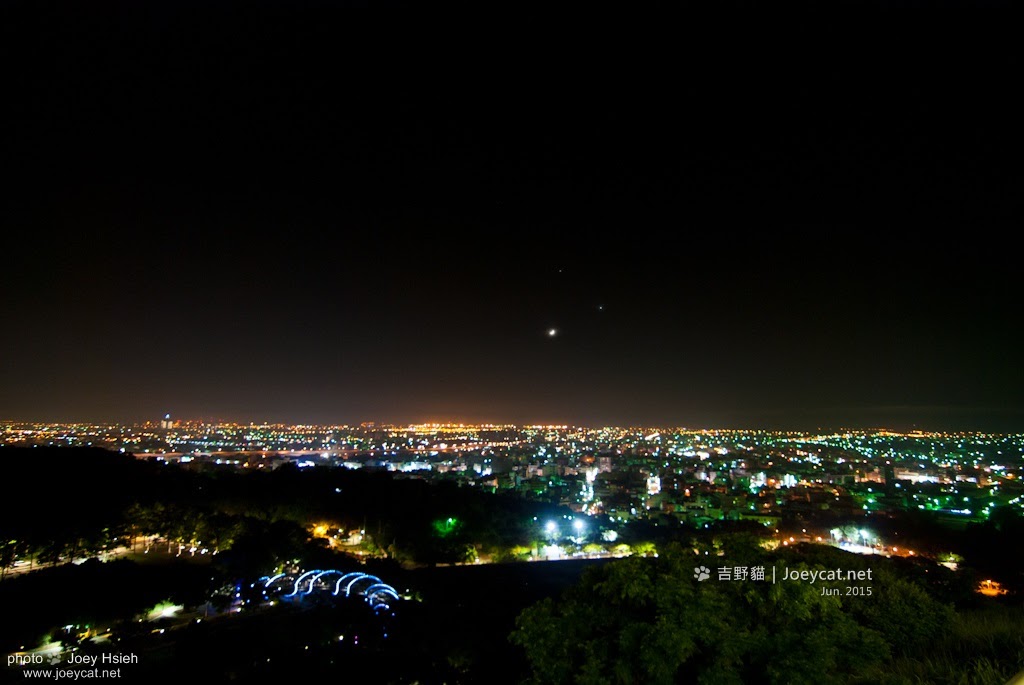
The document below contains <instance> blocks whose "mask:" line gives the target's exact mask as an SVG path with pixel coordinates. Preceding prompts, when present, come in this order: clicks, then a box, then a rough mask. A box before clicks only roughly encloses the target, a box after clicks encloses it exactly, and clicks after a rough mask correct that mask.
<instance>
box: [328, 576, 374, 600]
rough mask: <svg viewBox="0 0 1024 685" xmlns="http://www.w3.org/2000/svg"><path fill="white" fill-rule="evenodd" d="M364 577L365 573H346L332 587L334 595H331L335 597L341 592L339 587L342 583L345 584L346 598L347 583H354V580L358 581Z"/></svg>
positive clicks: (346, 593)
mask: <svg viewBox="0 0 1024 685" xmlns="http://www.w3.org/2000/svg"><path fill="white" fill-rule="evenodd" d="M365 575H366V574H365V573H360V572H359V571H355V572H353V573H346V574H345V575H343V576H342V577H341V578H338V582H337V584H336V585H335V586H334V593H333V594H335V595H337V594H338V593H339V592H341V586H342V584H343V583H344V584H346V587H345V596H346V597H348V587H347V585H348V584H349V583H351V582H352V581H354V580H358V579H359V578H362V577H363V576H365Z"/></svg>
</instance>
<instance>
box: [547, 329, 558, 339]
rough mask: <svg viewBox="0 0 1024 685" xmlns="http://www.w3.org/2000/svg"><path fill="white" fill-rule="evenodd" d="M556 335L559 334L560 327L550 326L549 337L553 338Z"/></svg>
mask: <svg viewBox="0 0 1024 685" xmlns="http://www.w3.org/2000/svg"><path fill="white" fill-rule="evenodd" d="M556 335H558V329H557V328H549V329H548V337H549V338H553V337H555V336H556Z"/></svg>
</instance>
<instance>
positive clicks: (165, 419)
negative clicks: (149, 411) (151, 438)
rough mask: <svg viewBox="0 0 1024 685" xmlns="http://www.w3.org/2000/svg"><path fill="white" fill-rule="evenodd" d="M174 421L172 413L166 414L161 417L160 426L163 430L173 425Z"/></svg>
mask: <svg viewBox="0 0 1024 685" xmlns="http://www.w3.org/2000/svg"><path fill="white" fill-rule="evenodd" d="M172 423H173V422H172V421H171V415H170V414H164V417H163V418H162V419H160V428H162V429H163V430H167V429H169V428H170V427H171V424H172Z"/></svg>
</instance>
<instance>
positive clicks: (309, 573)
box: [285, 569, 323, 597]
mask: <svg viewBox="0 0 1024 685" xmlns="http://www.w3.org/2000/svg"><path fill="white" fill-rule="evenodd" d="M317 573H323V570H322V569H315V570H313V571H306V572H305V573H303V574H302V575H301V576H299V577H298V578H296V579H295V589H293V590H292V591H291V592H289V593H288V594H287V595H285V597H294V596H295V595H297V594H299V587H300V586H301V585H302V581H304V580H305V579H306V578H309V577H310V576H313V575H316V574H317ZM309 585H310V587H311V588H312V586H313V581H310V583H309ZM307 594H308V593H307Z"/></svg>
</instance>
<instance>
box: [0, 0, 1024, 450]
mask: <svg viewBox="0 0 1024 685" xmlns="http://www.w3.org/2000/svg"><path fill="white" fill-rule="evenodd" d="M135 19H136V21H134V22H125V23H122V24H120V25H115V24H114V23H106V24H103V25H97V24H94V23H93V24H90V23H89V22H87V21H84V20H83V18H82V17H78V18H73V19H67V18H66V19H55V18H53V17H47V18H45V19H40V18H36V19H34V20H31V21H26V22H14V21H8V22H6V25H5V27H4V29H3V30H4V31H5V32H6V33H5V35H4V36H2V38H3V41H2V42H3V43H4V44H5V46H6V47H5V48H4V51H5V54H4V57H5V60H4V63H5V64H7V65H8V66H7V67H5V70H7V72H8V73H7V74H6V75H5V76H6V78H5V85H4V90H5V93H6V95H7V96H6V97H5V98H4V100H5V103H6V104H5V105H4V111H3V114H2V117H3V138H2V146H3V147H2V149H0V153H2V155H3V159H4V167H5V168H7V169H8V170H9V171H11V172H13V173H12V174H11V175H10V176H8V180H7V181H5V186H6V187H5V190H4V193H3V202H4V217H5V218H4V224H6V226H7V228H6V229H5V230H4V231H3V235H2V237H0V241H2V245H3V271H2V274H0V287H2V292H3V317H2V319H0V320H2V322H3V323H2V324H0V325H2V329H0V331H2V340H0V419H25V420H46V419H54V420H58V419H59V420H135V419H151V418H154V417H157V416H159V415H161V414H162V413H163V412H165V411H170V412H172V413H173V414H174V415H175V416H176V417H180V418H200V417H202V418H222V419H237V420H246V421H248V420H260V421H262V420H280V421H288V422H349V423H353V422H359V421H365V420H384V421H388V420H390V421H396V422H398V421H408V420H427V419H460V420H473V421H476V420H490V421H510V422H535V421H545V422H547V421H551V422H571V423H584V424H597V425H604V424H638V423H639V424H648V425H650V424H664V423H669V424H675V425H686V426H693V427H704V426H737V427H812V426H836V425H843V426H878V425H889V426H896V427H909V426H919V427H924V428H958V429H959V428H978V429H988V430H1024V373H1022V364H1021V355H1020V349H1021V334H1022V332H1024V330H1022V329H1024V326H1022V323H1021V314H1022V311H1021V306H1020V297H1021V294H1022V287H1021V271H1020V263H1021V255H1020V251H1019V248H1017V247H1016V246H1015V244H1016V236H1017V234H1018V232H1019V228H1017V226H1018V225H1019V218H1020V191H1021V188H1022V185H1021V162H1020V159H1021V156H1020V151H1021V149H1020V148H1021V146H1020V119H1019V116H1015V115H1014V111H1015V110H1013V109H1011V107H1010V104H1011V102H1012V96H1013V93H1012V92H1010V91H1011V90H1012V89H1010V88H1008V87H1007V82H1006V81H1000V79H999V77H998V75H995V74H992V73H991V71H990V72H989V76H990V78H986V79H982V78H979V77H978V76H977V74H976V73H971V72H970V70H969V69H965V70H964V71H950V70H947V69H946V68H945V67H941V68H940V67H939V66H936V67H935V70H934V73H931V72H929V71H928V70H927V69H925V70H924V72H923V73H922V71H921V70H920V69H919V68H913V69H911V68H908V69H906V70H905V71H899V70H894V69H892V68H891V67H887V68H886V69H878V70H873V69H870V68H868V67H866V66H865V65H856V68H850V69H846V70H842V69H837V70H822V74H820V75H814V76H807V77H806V78H798V79H794V80H793V82H790V83H783V82H782V79H781V78H780V77H779V74H778V73H775V72H773V71H772V70H771V69H763V70H760V69H757V67H756V66H754V65H748V66H747V68H746V70H745V71H742V72H740V73H735V72H726V71H725V69H724V68H723V69H722V70H721V71H720V72H719V71H716V70H714V69H711V68H707V67H705V68H702V69H694V67H693V65H689V66H688V68H685V69H684V68H682V67H681V66H680V68H679V69H676V68H674V67H673V65H663V66H665V69H664V70H663V71H662V70H659V71H657V72H655V71H654V70H652V69H644V70H642V71H639V72H638V71H631V69H630V68H627V67H624V66H623V65H618V66H619V68H618V69H617V70H615V71H609V70H606V68H605V67H606V65H604V64H597V63H596V62H595V63H587V62H586V61H579V62H576V63H574V64H572V65H569V66H564V65H563V66H549V67H545V68H544V69H540V70H536V71H533V70H530V69H528V68H527V67H526V66H525V65H521V64H517V65H516V66H515V68H514V69H506V68H503V69H500V70H499V69H497V68H495V69H494V70H490V69H482V70H480V71H479V73H476V71H475V70H472V69H469V68H468V67H470V66H473V62H474V61H475V59H476V58H475V57H474V56H472V55H468V54H467V55H463V56H461V57H460V60H459V64H460V66H461V68H460V69H457V70H456V69H453V68H452V65H450V64H449V65H434V64H426V63H424V61H425V59H426V57H425V55H423V54H419V53H415V54H409V55H407V56H405V58H404V59H403V60H402V61H400V62H399V64H398V65H397V66H384V64H383V60H382V59H381V57H382V55H381V52H382V51H381V50H380V49H378V50H377V51H374V52H362V53H347V54H346V53H343V51H341V50H340V49H339V48H338V45H337V41H335V40H333V39H332V35H331V31H330V28H329V27H324V26H323V25H322V22H321V21H319V20H318V19H317V18H315V17H310V16H289V15H283V16H277V15H274V16H273V17H271V18H270V19H266V18H265V20H264V21H263V22H255V21H253V22H248V23H244V22H234V23H233V24H232V25H231V26H230V28H229V27H228V26H227V25H226V24H218V23H217V22H210V23H207V24H205V25H204V28H203V29H202V30H201V31H198V30H196V29H194V28H193V27H192V26H191V24H190V22H188V21H185V20H183V19H182V17H181V16H179V15H177V14H174V13H172V12H167V13H166V15H161V14H159V13H154V14H152V15H149V16H146V17H145V18H143V19H140V18H138V17H136V18H135ZM11 65H14V66H13V67H12V66H11ZM477 66H479V65H477ZM648 66H649V65H648ZM638 73H642V74H643V75H644V76H643V77H642V78H641V77H639V76H637V74H638ZM12 176H13V178H12ZM1007 229H1009V231H1008V232H1007ZM551 328H554V329H556V330H557V335H555V336H554V337H551V336H549V335H548V333H547V332H548V330H549V329H551Z"/></svg>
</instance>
